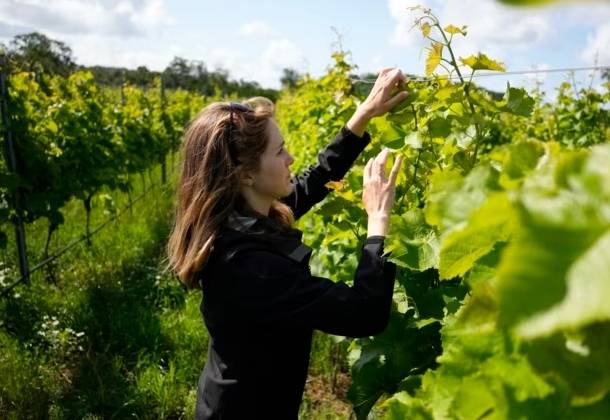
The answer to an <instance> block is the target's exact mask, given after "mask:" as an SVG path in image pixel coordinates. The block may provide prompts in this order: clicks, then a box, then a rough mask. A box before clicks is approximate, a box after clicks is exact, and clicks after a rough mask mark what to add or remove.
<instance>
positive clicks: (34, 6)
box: [0, 0, 174, 37]
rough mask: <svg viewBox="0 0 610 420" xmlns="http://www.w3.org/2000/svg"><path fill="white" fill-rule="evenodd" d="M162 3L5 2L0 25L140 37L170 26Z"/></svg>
mask: <svg viewBox="0 0 610 420" xmlns="http://www.w3.org/2000/svg"><path fill="white" fill-rule="evenodd" d="M173 21H174V20H173V18H172V17H171V16H170V15H169V13H168V12H167V11H166V9H165V6H164V4H163V1H162V0H132V1H127V0H107V1H93V0H55V1H53V2H45V1H42V0H5V1H3V2H2V3H0V22H3V23H4V24H5V25H6V24H7V23H9V24H10V25H14V26H20V27H25V28H31V30H36V31H41V32H49V33H52V34H55V35H60V36H61V35H70V34H79V35H86V34H98V35H104V36H106V37H108V36H113V37H132V36H142V35H144V33H145V32H146V31H147V30H150V29H153V28H157V27H159V26H164V25H169V24H172V23H173Z"/></svg>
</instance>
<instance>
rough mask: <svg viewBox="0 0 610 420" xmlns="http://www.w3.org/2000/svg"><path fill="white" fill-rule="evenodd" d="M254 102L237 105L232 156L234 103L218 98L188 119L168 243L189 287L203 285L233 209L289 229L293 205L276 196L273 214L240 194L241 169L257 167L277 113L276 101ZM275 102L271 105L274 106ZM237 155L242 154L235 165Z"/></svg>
mask: <svg viewBox="0 0 610 420" xmlns="http://www.w3.org/2000/svg"><path fill="white" fill-rule="evenodd" d="M246 103H249V108H250V109H249V110H247V111H244V110H237V109H235V108H233V112H232V114H233V127H232V134H231V135H232V138H233V144H234V146H235V147H234V149H232V151H233V153H235V154H234V155H233V156H231V154H230V151H229V147H228V141H229V139H228V137H229V126H230V111H231V105H230V104H229V103H227V102H215V103H212V104H210V105H208V106H207V107H205V108H204V109H203V110H201V112H199V114H198V115H197V116H196V117H195V118H194V119H193V120H192V121H191V122H190V123H189V125H188V127H187V129H186V132H185V134H184V138H183V142H182V146H181V159H182V161H181V166H182V167H181V172H180V179H179V181H178V185H177V200H176V208H175V222H174V226H173V230H172V232H171V234H170V236H169V240H168V243H167V256H168V265H167V267H166V270H168V269H171V270H173V271H174V272H175V273H176V275H177V276H178V279H179V280H180V281H181V282H182V283H183V284H185V285H186V286H187V287H188V288H199V284H198V281H197V273H198V271H200V270H201V269H202V268H203V267H204V266H205V264H206V263H207V261H208V258H209V256H210V253H211V251H212V247H213V244H214V240H215V239H216V236H217V234H218V232H219V230H220V228H221V226H222V225H223V224H224V223H225V222H226V220H227V219H228V217H229V215H230V214H231V212H232V211H233V210H237V211H238V212H240V213H242V214H244V215H250V216H254V217H259V218H260V217H269V218H271V219H274V220H276V221H277V222H279V224H280V226H282V227H284V228H286V229H288V228H290V227H292V225H293V223H294V215H293V213H292V210H291V209H290V207H288V206H287V205H285V204H283V203H282V202H280V201H278V200H275V201H274V202H273V203H272V205H271V208H270V210H269V215H268V216H267V215H262V214H260V213H258V212H256V211H255V210H254V209H252V208H251V207H250V206H248V203H247V202H246V200H245V199H244V198H243V197H242V196H241V194H240V193H239V186H240V183H239V179H240V174H241V172H242V171H244V170H251V171H258V170H259V167H260V158H261V155H262V154H263V152H264V151H265V149H266V147H267V143H268V141H269V136H268V134H267V130H266V128H267V122H268V119H269V118H272V117H273V107H272V105H273V103H272V102H271V101H268V102H266V101H261V100H259V98H257V100H256V101H250V102H246ZM269 104H271V106H269ZM232 157H233V158H237V160H238V161H239V164H238V165H236V164H235V163H234V161H233V160H232Z"/></svg>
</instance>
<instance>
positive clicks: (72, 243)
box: [0, 182, 165, 298]
mask: <svg viewBox="0 0 610 420" xmlns="http://www.w3.org/2000/svg"><path fill="white" fill-rule="evenodd" d="M159 185H161V186H162V185H165V183H163V182H161V183H159V182H156V183H154V184H152V185H151V186H150V187H149V188H148V189H146V190H144V191H143V192H142V193H140V195H138V196H137V197H136V198H135V199H133V200H132V201H131V203H129V204H128V205H127V206H125V207H123V208H122V209H121V210H120V211H119V212H117V214H115V215H114V216H112V217H110V218H108V219H107V220H105V221H104V222H102V223H101V224H100V225H99V226H98V227H96V228H95V229H93V231H91V233H90V234H89V235H81V236H79V237H76V238H73V239H72V240H71V241H70V243H69V244H68V245H66V246H65V247H63V248H62V249H61V250H59V251H58V252H56V253H55V254H53V255H51V256H49V257H47V258H45V259H44V260H42V261H40V262H39V263H37V264H36V265H35V266H34V267H32V268H31V269H30V270H29V274H32V273H34V272H35V271H37V270H39V269H41V268H42V267H44V266H46V265H47V264H49V263H51V262H52V261H54V260H55V259H57V258H59V257H60V256H62V255H63V254H64V253H66V252H67V251H69V250H70V249H72V248H74V247H75V246H76V245H78V244H79V243H81V242H82V241H84V240H86V239H87V238H91V237H93V236H94V235H95V234H97V232H99V231H100V230H101V229H102V228H103V227H104V226H106V225H107V224H108V223H110V222H112V221H113V220H115V219H117V218H119V217H120V216H121V215H122V214H123V213H125V212H126V211H127V210H129V209H130V208H131V207H133V205H134V204H135V203H136V202H138V201H139V200H140V199H141V198H142V197H144V196H145V195H146V194H148V193H149V192H150V191H153V190H154V189H156V188H157V187H158V186H159ZM23 281H24V277H23V276H22V277H20V278H19V279H17V280H15V281H14V282H13V283H11V284H10V285H9V286H8V287H7V288H5V289H4V290H2V292H0V298H3V297H5V296H6V295H8V294H9V293H10V291H11V290H12V289H14V288H15V287H16V286H18V285H19V284H20V283H22V282H23Z"/></svg>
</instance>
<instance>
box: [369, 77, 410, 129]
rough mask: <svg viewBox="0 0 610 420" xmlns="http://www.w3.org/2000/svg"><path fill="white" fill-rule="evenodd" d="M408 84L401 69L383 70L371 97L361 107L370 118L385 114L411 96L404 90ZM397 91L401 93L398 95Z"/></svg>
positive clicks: (370, 94)
mask: <svg viewBox="0 0 610 420" xmlns="http://www.w3.org/2000/svg"><path fill="white" fill-rule="evenodd" d="M406 82H407V78H406V77H405V75H403V74H402V72H401V71H400V69H398V68H395V67H386V68H384V69H382V70H381V71H380V72H379V75H378V76H377V80H375V84H374V85H373V89H371V92H370V93H369V96H368V97H367V98H366V99H365V100H364V102H363V103H362V104H361V105H360V106H361V107H362V109H363V110H364V111H365V112H366V113H367V114H368V116H369V117H370V118H373V117H379V116H381V115H383V114H385V113H386V112H388V111H389V110H391V109H392V108H394V107H395V106H396V105H398V104H399V103H400V102H402V101H404V100H405V99H406V98H407V96H409V94H408V92H407V91H405V90H404V85H405V83H406ZM397 91H400V92H399V93H396V92H397Z"/></svg>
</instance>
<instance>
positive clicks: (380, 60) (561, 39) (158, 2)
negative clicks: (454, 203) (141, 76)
mask: <svg viewBox="0 0 610 420" xmlns="http://www.w3.org/2000/svg"><path fill="white" fill-rule="evenodd" d="M413 5H423V6H426V7H429V8H431V9H432V11H433V12H434V13H435V14H436V15H437V16H438V17H439V18H440V21H441V24H443V25H445V24H449V23H451V24H454V25H456V26H461V25H467V26H468V34H467V36H466V37H463V38H461V37H456V38H455V39H454V48H455V50H456V53H457V56H458V57H465V56H468V55H470V54H473V53H477V52H479V51H481V52H484V53H486V54H487V55H489V56H490V57H492V58H494V59H497V60H499V61H501V62H503V63H504V64H505V65H506V67H507V69H508V70H509V71H514V70H532V69H553V68H566V67H584V66H593V65H595V64H596V63H597V64H598V65H610V1H609V0H597V1H595V0H593V1H582V0H581V1H574V2H571V3H565V2H562V3H559V4H555V5H550V6H544V7H537V8H513V7H508V6H504V5H502V4H501V3H499V2H498V1H497V0H414V1H413V0H377V1H374V0H307V1H299V2H297V1H289V0H283V1H279V0H258V1H245V0H231V1H224V2H223V1H208V0H199V1H195V0H191V1H187V0H173V1H170V0H0V42H2V43H5V44H6V43H7V42H8V41H10V39H11V38H12V37H13V36H15V35H16V34H20V33H26V32H31V31H38V32H42V33H44V34H46V35H47V36H49V37H51V38H53V39H57V40H60V41H63V42H65V43H67V44H68V45H69V46H70V47H71V48H72V50H73V53H74V56H75V59H76V62H77V63H79V64H84V65H96V64H97V65H106V66H125V67H128V68H136V67H137V66H141V65H144V66H147V67H148V68H149V69H152V70H163V69H164V68H165V67H166V66H167V65H168V63H169V62H170V61H171V60H172V58H173V57H175V56H179V57H182V58H186V59H189V60H199V61H203V62H204V63H205V65H206V66H207V68H208V69H209V70H214V69H218V68H224V69H227V70H228V71H229V73H230V75H231V77H232V78H234V79H244V80H254V81H257V82H259V83H260V84H261V85H262V86H263V87H270V88H278V87H279V86H280V77H281V74H282V69H283V68H293V69H295V70H297V71H299V72H301V73H309V74H311V75H312V76H314V77H316V76H320V75H322V74H323V73H324V72H325V71H326V70H327V68H328V66H329V65H330V64H331V62H332V59H331V52H332V51H333V50H335V49H336V48H337V46H338V42H339V41H338V40H339V39H340V43H341V46H342V48H343V49H344V50H346V51H349V52H350V54H351V55H350V61H351V62H352V63H353V64H355V65H357V66H358V68H357V70H356V72H358V73H364V72H373V73H377V72H378V71H379V70H380V69H381V68H383V67H399V68H400V69H401V70H402V71H403V72H404V73H409V74H418V75H421V74H422V73H423V71H424V66H425V58H426V49H425V47H426V46H427V45H428V43H427V42H426V41H425V40H424V39H423V38H422V36H421V32H420V31H418V30H417V29H413V30H410V28H411V26H412V24H413V20H414V18H415V17H416V15H414V14H413V12H410V11H408V9H407V8H408V7H409V6H413ZM593 76H594V77H593V78H591V75H590V72H576V73H574V74H573V76H570V75H569V74H566V73H559V74H547V75H544V74H538V75H516V76H509V75H506V76H500V77H489V78H481V79H479V83H480V84H481V85H483V86H485V87H488V88H490V89H494V90H499V91H503V90H504V89H505V88H506V83H507V82H509V83H510V84H511V86H525V87H528V88H532V87H534V85H535V84H536V83H537V82H539V83H542V88H543V89H544V90H545V91H547V92H549V94H552V92H554V90H555V89H556V87H557V86H558V85H559V83H561V82H562V81H565V80H568V81H575V82H576V83H577V85H579V86H581V87H584V86H589V85H590V84H592V85H593V86H600V85H601V83H602V80H601V78H600V77H599V72H597V73H596V74H594V75H593ZM572 77H573V79H572Z"/></svg>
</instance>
